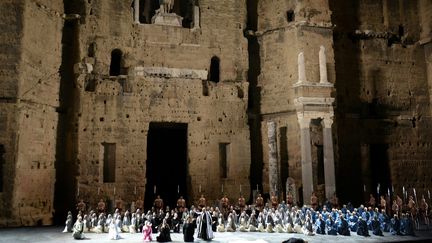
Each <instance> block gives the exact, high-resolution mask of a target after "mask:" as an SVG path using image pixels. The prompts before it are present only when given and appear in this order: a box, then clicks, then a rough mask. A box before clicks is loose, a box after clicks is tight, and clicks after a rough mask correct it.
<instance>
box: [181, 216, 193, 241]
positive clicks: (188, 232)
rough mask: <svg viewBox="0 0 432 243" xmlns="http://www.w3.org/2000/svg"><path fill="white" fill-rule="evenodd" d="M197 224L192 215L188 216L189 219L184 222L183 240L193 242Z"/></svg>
mask: <svg viewBox="0 0 432 243" xmlns="http://www.w3.org/2000/svg"><path fill="white" fill-rule="evenodd" d="M195 227H196V225H195V224H194V223H193V218H192V216H191V215H189V216H188V218H187V220H186V221H185V222H184V224H183V240H184V242H193V241H194V234H195Z"/></svg>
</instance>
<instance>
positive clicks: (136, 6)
mask: <svg viewBox="0 0 432 243" xmlns="http://www.w3.org/2000/svg"><path fill="white" fill-rule="evenodd" d="M134 20H135V24H139V0H134Z"/></svg>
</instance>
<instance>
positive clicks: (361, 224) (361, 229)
mask: <svg viewBox="0 0 432 243" xmlns="http://www.w3.org/2000/svg"><path fill="white" fill-rule="evenodd" d="M357 235H362V236H370V235H369V230H368V226H367V223H366V221H365V220H364V219H363V218H362V217H359V220H358V222H357Z"/></svg>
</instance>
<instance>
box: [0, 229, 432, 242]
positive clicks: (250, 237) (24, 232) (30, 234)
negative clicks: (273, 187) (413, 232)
mask: <svg viewBox="0 0 432 243" xmlns="http://www.w3.org/2000/svg"><path fill="white" fill-rule="evenodd" d="M62 230H63V228H62V227H23V228H5V229H0V242H8V243H9V242H77V240H74V239H73V238H72V236H71V233H62ZM384 234H385V235H384V236H382V237H378V236H370V237H362V236H358V235H357V234H356V233H353V234H352V235H351V236H330V235H314V236H306V235H303V234H288V233H258V232H254V233H251V232H225V233H218V232H216V233H215V238H214V239H213V240H212V241H211V242H232V243H240V242H255V243H265V242H269V243H270V242H271V243H273V242H278V243H280V242H282V241H284V240H287V239H289V238H291V237H295V238H303V239H304V240H306V241H308V242H309V243H313V242H326V241H327V242H403V241H405V242H413V241H418V242H432V231H430V230H429V231H419V232H417V236H416V237H411V236H392V235H389V234H388V233H384ZM120 235H121V237H122V239H120V240H118V242H143V240H142V235H141V234H140V233H137V234H129V233H121V234H120ZM85 236H86V239H84V240H83V241H84V242H113V240H109V239H108V234H95V233H87V234H86V235H85ZM153 236H154V238H153V241H154V242H156V236H157V234H153ZM171 239H172V240H173V242H183V235H182V234H178V233H172V234H171ZM195 242H205V241H202V240H200V239H195Z"/></svg>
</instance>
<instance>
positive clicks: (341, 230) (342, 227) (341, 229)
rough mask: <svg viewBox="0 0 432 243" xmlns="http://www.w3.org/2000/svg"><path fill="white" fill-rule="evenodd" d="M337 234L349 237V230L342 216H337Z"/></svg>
mask: <svg viewBox="0 0 432 243" xmlns="http://www.w3.org/2000/svg"><path fill="white" fill-rule="evenodd" d="M338 234H340V235H347V236H348V235H350V230H349V227H348V222H347V221H346V220H345V218H344V216H343V215H340V216H339V222H338Z"/></svg>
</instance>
